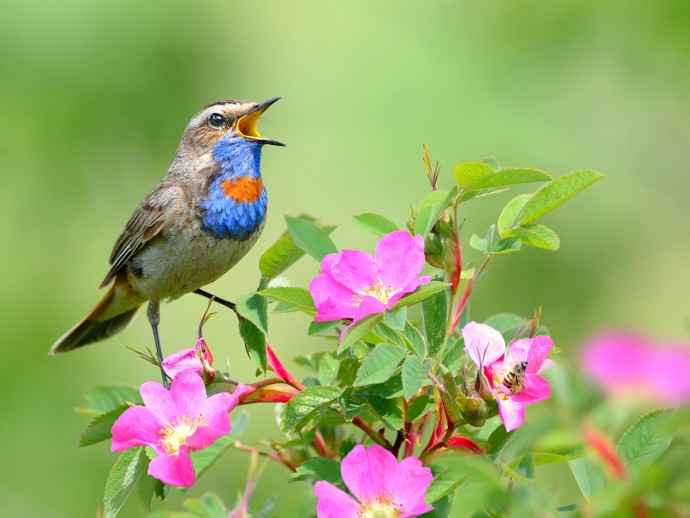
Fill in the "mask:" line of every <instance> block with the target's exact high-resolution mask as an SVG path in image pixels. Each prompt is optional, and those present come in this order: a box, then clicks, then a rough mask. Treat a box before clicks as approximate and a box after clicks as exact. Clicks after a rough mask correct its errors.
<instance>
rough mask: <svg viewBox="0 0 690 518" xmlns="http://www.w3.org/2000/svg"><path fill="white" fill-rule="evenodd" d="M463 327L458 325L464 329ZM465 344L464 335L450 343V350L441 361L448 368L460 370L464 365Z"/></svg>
mask: <svg viewBox="0 0 690 518" xmlns="http://www.w3.org/2000/svg"><path fill="white" fill-rule="evenodd" d="M462 327H463V326H462V325H461V326H458V329H462ZM464 344H465V342H464V340H463V339H462V337H460V338H458V339H457V340H456V341H455V342H453V343H452V344H451V345H450V347H448V350H447V351H446V354H445V355H444V356H443V360H442V361H441V363H442V364H443V366H444V367H445V368H446V370H448V371H450V372H454V371H457V370H459V369H460V367H462V358H463V352H464Z"/></svg>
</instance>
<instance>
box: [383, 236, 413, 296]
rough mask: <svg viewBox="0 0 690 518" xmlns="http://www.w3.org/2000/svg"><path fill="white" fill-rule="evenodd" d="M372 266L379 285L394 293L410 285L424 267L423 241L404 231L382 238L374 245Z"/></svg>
mask: <svg viewBox="0 0 690 518" xmlns="http://www.w3.org/2000/svg"><path fill="white" fill-rule="evenodd" d="M374 264H375V265H376V269H377V270H378V273H379V278H380V279H381V284H383V285H384V286H390V287H391V289H392V290H393V291H394V292H397V291H400V290H401V289H402V288H405V287H406V286H408V285H410V283H412V281H414V280H415V278H416V277H417V276H418V275H419V272H421V271H422V268H423V267H424V240H423V239H422V236H420V235H417V236H415V237H414V238H413V237H412V236H411V235H410V234H409V233H408V232H407V231H405V230H396V231H395V232H391V233H390V234H386V235H385V236H383V237H382V238H381V239H380V241H379V242H378V244H377V245H376V251H375V252H374Z"/></svg>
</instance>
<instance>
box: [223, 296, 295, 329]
mask: <svg viewBox="0 0 690 518" xmlns="http://www.w3.org/2000/svg"><path fill="white" fill-rule="evenodd" d="M272 289H281V288H272ZM282 289H288V288H282ZM236 309H237V312H238V313H239V314H240V315H242V316H243V317H244V318H246V319H247V320H249V321H250V322H251V323H253V324H254V325H255V326H256V327H257V328H258V329H259V330H260V331H261V332H262V333H264V334H268V309H267V306H266V299H265V297H262V296H260V295H259V294H258V293H250V294H248V295H242V296H241V297H239V298H238V299H237V306H236Z"/></svg>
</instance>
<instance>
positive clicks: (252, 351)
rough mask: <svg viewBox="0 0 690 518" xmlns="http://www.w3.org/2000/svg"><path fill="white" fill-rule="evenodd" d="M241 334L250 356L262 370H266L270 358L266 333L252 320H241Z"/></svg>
mask: <svg viewBox="0 0 690 518" xmlns="http://www.w3.org/2000/svg"><path fill="white" fill-rule="evenodd" d="M240 336H241V337H242V340H243V341H244V346H245V347H246V349H247V354H249V357H250V358H251V359H252V360H254V361H255V362H256V364H257V365H258V366H259V369H261V372H266V368H267V367H268V359H267V356H266V335H264V334H263V333H262V332H261V330H260V329H259V328H258V327H256V326H255V325H254V323H253V322H251V321H250V320H245V319H242V320H241V321H240Z"/></svg>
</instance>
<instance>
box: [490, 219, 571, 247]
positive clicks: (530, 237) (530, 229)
mask: <svg viewBox="0 0 690 518" xmlns="http://www.w3.org/2000/svg"><path fill="white" fill-rule="evenodd" d="M501 235H502V236H503V237H506V238H508V237H516V238H518V239H519V240H520V242H521V243H522V244H523V245H529V246H533V247H536V248H544V249H546V250H554V251H555V250H558V248H559V247H560V246H561V240H560V239H559V238H558V234H556V233H555V232H554V231H553V230H551V229H550V228H549V227H546V226H544V225H523V226H522V227H517V228H514V229H512V230H507V231H506V232H505V233H504V234H501Z"/></svg>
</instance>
